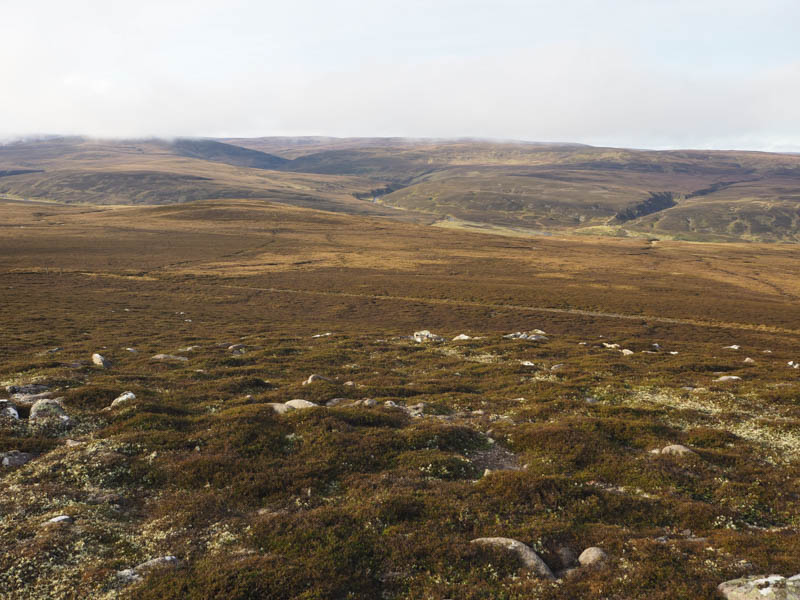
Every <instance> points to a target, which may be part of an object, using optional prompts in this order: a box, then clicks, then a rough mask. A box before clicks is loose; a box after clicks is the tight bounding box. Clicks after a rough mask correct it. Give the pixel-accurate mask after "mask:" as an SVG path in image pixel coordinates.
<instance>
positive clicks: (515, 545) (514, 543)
mask: <svg viewBox="0 0 800 600" xmlns="http://www.w3.org/2000/svg"><path fill="white" fill-rule="evenodd" d="M470 543H471V544H479V545H482V546H500V547H502V548H507V549H508V550H510V551H512V552H514V553H516V554H517V556H519V558H520V560H521V561H522V564H524V565H525V567H526V568H528V569H530V570H531V571H533V572H534V573H536V574H537V575H539V576H541V577H544V578H546V579H555V578H556V577H555V575H553V571H551V570H550V567H548V566H547V563H545V562H544V561H543V560H542V559H541V557H540V556H539V555H538V554H536V552H534V551H533V550H532V549H531V548H530V547H529V546H527V545H525V544H523V543H522V542H520V541H518V540H513V539H511V538H504V537H486V538H477V539H474V540H472V541H471V542H470Z"/></svg>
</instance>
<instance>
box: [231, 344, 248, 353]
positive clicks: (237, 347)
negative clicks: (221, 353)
mask: <svg viewBox="0 0 800 600" xmlns="http://www.w3.org/2000/svg"><path fill="white" fill-rule="evenodd" d="M228 352H232V353H233V354H244V353H245V346H244V344H232V345H230V346H228Z"/></svg>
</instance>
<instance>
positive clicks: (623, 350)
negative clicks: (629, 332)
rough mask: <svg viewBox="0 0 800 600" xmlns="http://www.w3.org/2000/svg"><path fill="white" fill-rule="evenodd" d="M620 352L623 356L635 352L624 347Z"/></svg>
mask: <svg viewBox="0 0 800 600" xmlns="http://www.w3.org/2000/svg"><path fill="white" fill-rule="evenodd" d="M620 352H622V356H630V355H631V354H633V350H628V349H627V348H623V349H622V350H620Z"/></svg>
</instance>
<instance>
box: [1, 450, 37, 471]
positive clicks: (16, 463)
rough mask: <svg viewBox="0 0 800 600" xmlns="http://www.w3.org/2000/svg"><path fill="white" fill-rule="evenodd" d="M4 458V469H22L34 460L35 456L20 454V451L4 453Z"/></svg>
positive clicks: (26, 453)
mask: <svg viewBox="0 0 800 600" xmlns="http://www.w3.org/2000/svg"><path fill="white" fill-rule="evenodd" d="M0 457H1V458H2V464H3V466H4V467H21V466H22V465H24V464H25V463H26V462H29V461H31V460H32V459H33V454H29V453H28V452H20V451H19V450H10V451H9V452H3V453H2V454H0Z"/></svg>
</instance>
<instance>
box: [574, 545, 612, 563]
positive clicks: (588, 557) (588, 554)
mask: <svg viewBox="0 0 800 600" xmlns="http://www.w3.org/2000/svg"><path fill="white" fill-rule="evenodd" d="M607 560H608V554H606V553H605V552H604V551H603V549H602V548H598V547H597V546H591V547H589V548H586V550H584V551H583V552H581V555H580V556H579V557H578V563H580V565H581V566H582V567H593V566H600V565H602V564H604V563H605V562H606V561H607Z"/></svg>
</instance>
